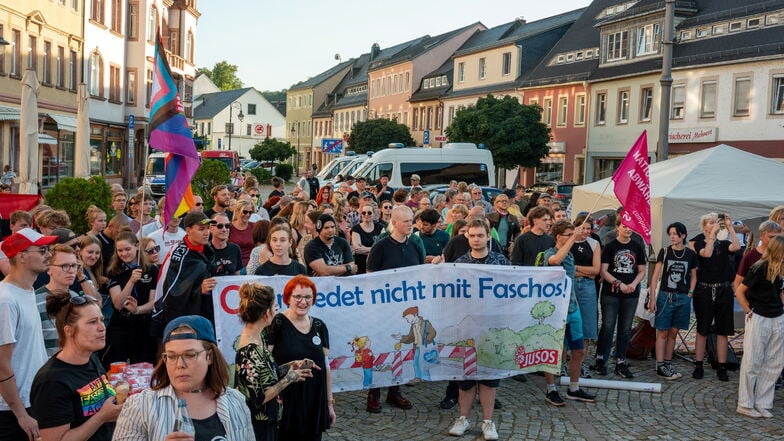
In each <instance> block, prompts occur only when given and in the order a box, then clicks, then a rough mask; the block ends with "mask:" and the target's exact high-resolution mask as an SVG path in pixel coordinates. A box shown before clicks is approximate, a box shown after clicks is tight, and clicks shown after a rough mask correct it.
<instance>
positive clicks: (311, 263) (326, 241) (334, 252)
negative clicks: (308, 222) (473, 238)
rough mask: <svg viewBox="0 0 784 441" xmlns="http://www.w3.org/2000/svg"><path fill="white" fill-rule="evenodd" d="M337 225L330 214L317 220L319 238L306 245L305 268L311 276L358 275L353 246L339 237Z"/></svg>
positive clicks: (323, 215)
mask: <svg viewBox="0 0 784 441" xmlns="http://www.w3.org/2000/svg"><path fill="white" fill-rule="evenodd" d="M336 225H337V223H336V222H335V218H334V217H332V216H331V215H329V214H322V215H320V216H319V217H318V219H317V220H316V232H317V233H318V237H314V238H313V240H311V241H310V242H308V243H307V245H305V266H306V267H307V268H308V271H309V272H310V275H311V276H350V275H352V274H356V273H357V265H356V264H355V263H354V255H353V254H352V253H351V245H349V244H348V241H346V239H343V238H342V237H337V227H336Z"/></svg>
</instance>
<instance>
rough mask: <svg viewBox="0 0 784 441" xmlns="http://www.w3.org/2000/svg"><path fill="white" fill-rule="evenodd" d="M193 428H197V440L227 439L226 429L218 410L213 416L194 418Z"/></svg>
mask: <svg viewBox="0 0 784 441" xmlns="http://www.w3.org/2000/svg"><path fill="white" fill-rule="evenodd" d="M191 421H193V428H194V429H195V430H196V436H195V437H194V438H195V440H196V441H216V440H225V439H226V429H225V428H224V427H223V423H221V420H220V418H218V412H215V413H213V414H212V416H211V417H209V418H206V419H203V420H197V419H192V420H191Z"/></svg>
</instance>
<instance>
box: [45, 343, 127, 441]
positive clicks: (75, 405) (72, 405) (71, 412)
mask: <svg viewBox="0 0 784 441" xmlns="http://www.w3.org/2000/svg"><path fill="white" fill-rule="evenodd" d="M114 395H115V393H114V389H112V386H111V385H110V384H109V380H108V379H107V378H106V373H105V371H104V370H103V367H101V363H100V362H99V361H98V358H97V357H96V356H95V355H92V356H91V357H90V361H89V362H88V363H87V364H84V365H73V364H69V363H66V362H64V361H62V360H59V359H58V358H57V357H52V358H50V359H49V361H47V362H46V363H45V364H44V365H43V366H42V367H41V369H39V370H38V373H37V374H36V375H35V379H34V380H33V386H32V389H31V393H30V400H31V402H32V409H31V415H32V417H33V418H35V419H36V420H38V427H40V428H41V429H48V428H52V427H58V426H63V425H66V424H68V425H69V426H70V427H71V428H75V427H79V426H81V425H82V424H84V423H85V422H86V421H87V420H88V419H90V418H91V417H92V416H93V415H95V414H96V413H98V411H99V410H100V409H101V407H102V406H103V403H104V402H105V401H106V400H107V399H112V397H114ZM113 432H114V424H103V425H101V427H99V428H98V431H97V432H95V434H93V436H91V437H90V438H88V440H89V441H110V440H111V439H112V433H113Z"/></svg>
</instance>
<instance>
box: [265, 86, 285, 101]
mask: <svg viewBox="0 0 784 441" xmlns="http://www.w3.org/2000/svg"><path fill="white" fill-rule="evenodd" d="M261 95H262V96H263V97H264V99H266V100H267V101H269V102H271V103H274V102H275V101H286V89H281V90H265V91H264V92H261Z"/></svg>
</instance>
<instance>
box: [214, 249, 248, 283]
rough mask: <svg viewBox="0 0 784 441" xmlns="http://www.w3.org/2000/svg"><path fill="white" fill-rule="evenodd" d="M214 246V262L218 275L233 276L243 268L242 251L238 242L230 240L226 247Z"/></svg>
mask: <svg viewBox="0 0 784 441" xmlns="http://www.w3.org/2000/svg"><path fill="white" fill-rule="evenodd" d="M212 248H213V249H214V250H215V253H214V254H213V255H214V256H215V260H214V261H213V264H214V265H215V275H216V276H233V275H234V274H235V273H236V272H237V271H239V270H240V268H242V252H241V251H240V247H239V246H238V245H237V244H235V243H231V242H229V243H227V244H226V246H225V247H224V248H221V249H218V248H215V247H214V246H213V247H212Z"/></svg>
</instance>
